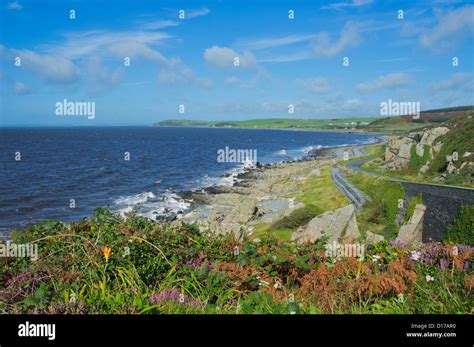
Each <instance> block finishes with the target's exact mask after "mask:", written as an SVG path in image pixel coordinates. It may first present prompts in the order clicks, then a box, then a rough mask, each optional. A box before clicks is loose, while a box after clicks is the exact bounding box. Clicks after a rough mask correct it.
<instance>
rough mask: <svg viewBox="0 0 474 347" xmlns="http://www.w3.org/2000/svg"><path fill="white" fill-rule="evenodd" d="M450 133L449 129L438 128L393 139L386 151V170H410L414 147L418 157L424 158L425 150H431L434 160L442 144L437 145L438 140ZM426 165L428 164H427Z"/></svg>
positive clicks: (430, 155)
mask: <svg viewBox="0 0 474 347" xmlns="http://www.w3.org/2000/svg"><path fill="white" fill-rule="evenodd" d="M448 131H449V128H447V127H436V128H431V129H427V130H424V131H420V132H413V133H410V134H408V136H402V137H392V138H390V140H389V141H388V143H387V147H386V149H385V158H384V164H383V165H382V166H381V168H382V169H384V170H392V171H393V170H402V169H406V168H408V166H409V164H410V160H411V159H412V146H416V147H415V148H416V155H417V156H418V157H421V158H423V157H424V156H425V148H429V159H428V160H432V159H433V158H434V156H435V155H436V154H437V153H438V152H439V150H440V149H441V146H442V145H443V144H442V142H438V143H436V145H435V142H436V140H437V139H438V138H439V137H441V136H443V135H445V134H446V133H447V132H448ZM425 165H426V163H425Z"/></svg>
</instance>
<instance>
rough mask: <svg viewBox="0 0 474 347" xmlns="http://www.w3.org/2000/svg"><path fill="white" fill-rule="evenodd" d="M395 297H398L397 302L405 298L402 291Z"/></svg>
mask: <svg viewBox="0 0 474 347" xmlns="http://www.w3.org/2000/svg"><path fill="white" fill-rule="evenodd" d="M397 297H398V302H403V301H404V300H405V298H404V296H403V293H399V294H398V295H397Z"/></svg>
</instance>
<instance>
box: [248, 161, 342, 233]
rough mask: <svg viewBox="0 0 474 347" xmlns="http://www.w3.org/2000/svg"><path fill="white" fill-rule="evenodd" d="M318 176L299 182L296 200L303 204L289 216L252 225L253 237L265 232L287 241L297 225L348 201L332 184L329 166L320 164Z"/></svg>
mask: <svg viewBox="0 0 474 347" xmlns="http://www.w3.org/2000/svg"><path fill="white" fill-rule="evenodd" d="M319 169H320V172H321V175H320V176H309V177H308V178H306V180H304V181H303V182H301V183H299V190H301V191H302V193H299V194H297V195H296V196H288V198H295V199H296V202H300V203H303V204H304V205H305V206H304V207H303V208H300V209H296V210H295V211H293V212H292V213H291V214H290V215H289V216H286V217H282V218H281V219H280V220H278V221H276V222H275V223H267V222H264V223H258V224H255V225H254V228H255V229H254V233H253V236H254V237H261V236H263V235H265V234H268V233H270V234H272V235H273V236H274V237H276V238H277V239H278V240H282V241H289V240H290V239H291V235H292V234H293V232H294V231H296V229H297V228H298V227H299V226H302V225H304V224H306V223H308V222H309V221H310V220H311V219H312V218H314V217H315V216H317V215H319V214H321V213H323V212H326V211H329V210H334V209H336V208H339V207H343V206H345V205H347V204H348V203H349V201H348V200H347V198H346V197H345V196H344V194H342V193H341V192H340V191H339V189H337V187H336V186H335V185H334V183H333V181H332V178H331V166H330V165H322V166H321V167H319Z"/></svg>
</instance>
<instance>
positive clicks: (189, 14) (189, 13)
mask: <svg viewBox="0 0 474 347" xmlns="http://www.w3.org/2000/svg"><path fill="white" fill-rule="evenodd" d="M185 13H186V16H185V18H188V19H189V18H196V17H201V16H207V15H208V14H209V13H211V11H210V10H209V9H208V8H207V7H201V8H199V9H193V10H186V11H185Z"/></svg>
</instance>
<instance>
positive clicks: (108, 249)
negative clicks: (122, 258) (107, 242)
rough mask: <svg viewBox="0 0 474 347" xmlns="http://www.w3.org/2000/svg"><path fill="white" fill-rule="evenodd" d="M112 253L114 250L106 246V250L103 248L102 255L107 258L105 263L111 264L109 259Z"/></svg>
mask: <svg viewBox="0 0 474 347" xmlns="http://www.w3.org/2000/svg"><path fill="white" fill-rule="evenodd" d="M111 252H112V250H111V249H110V248H109V247H107V246H105V247H104V248H102V253H103V254H104V258H105V262H106V263H108V262H109V257H110V253H111Z"/></svg>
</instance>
